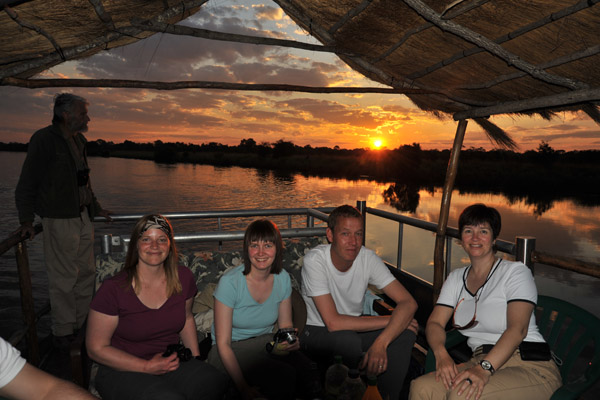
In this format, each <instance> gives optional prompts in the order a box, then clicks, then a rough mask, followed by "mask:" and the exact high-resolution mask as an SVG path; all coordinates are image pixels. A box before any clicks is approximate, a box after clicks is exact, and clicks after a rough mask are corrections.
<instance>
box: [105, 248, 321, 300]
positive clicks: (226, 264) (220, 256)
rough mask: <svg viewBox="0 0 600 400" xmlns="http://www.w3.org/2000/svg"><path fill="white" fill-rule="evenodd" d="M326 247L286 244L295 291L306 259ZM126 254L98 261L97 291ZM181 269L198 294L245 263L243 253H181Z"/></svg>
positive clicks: (285, 256)
mask: <svg viewBox="0 0 600 400" xmlns="http://www.w3.org/2000/svg"><path fill="white" fill-rule="evenodd" d="M321 243H325V238H318V237H310V238H299V239H286V240H285V241H284V252H283V267H284V268H285V270H286V271H287V272H288V273H289V274H290V277H291V280H292V287H293V288H295V289H297V290H300V283H301V281H302V278H301V272H300V271H301V268H302V264H303V260H304V255H305V254H306V253H307V252H308V251H309V250H310V249H312V248H313V247H315V246H317V245H319V244H321ZM125 255H126V254H125V253H124V252H122V253H112V254H100V255H98V256H97V257H96V289H98V287H99V286H100V283H102V281H103V280H104V279H106V278H109V277H111V276H113V275H115V274H116V273H117V272H119V271H120V270H121V268H123V264H124V263H125ZM179 261H180V263H181V265H184V266H186V267H188V268H189V269H190V270H191V271H192V272H193V274H194V276H195V277H196V285H197V286H198V292H202V291H203V290H204V288H205V287H206V286H207V285H208V284H210V283H214V284H216V283H218V282H219V279H220V278H221V275H223V273H225V271H227V270H228V269H230V268H233V267H237V266H238V265H241V264H242V263H243V257H242V254H241V252H240V251H197V252H192V253H184V252H182V253H180V254H179Z"/></svg>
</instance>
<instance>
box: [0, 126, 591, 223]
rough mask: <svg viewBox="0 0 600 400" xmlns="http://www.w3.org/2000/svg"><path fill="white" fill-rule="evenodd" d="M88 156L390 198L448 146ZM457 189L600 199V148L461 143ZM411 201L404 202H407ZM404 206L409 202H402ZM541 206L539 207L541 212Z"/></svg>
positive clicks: (218, 148) (420, 182)
mask: <svg viewBox="0 0 600 400" xmlns="http://www.w3.org/2000/svg"><path fill="white" fill-rule="evenodd" d="M0 150H2V151H26V150H27V145H25V144H20V143H8V144H5V143H0ZM88 154H89V155H90V156H102V157H123V158H137V159H145V160H154V161H155V162H158V163H178V162H180V163H197V164H210V165H217V166H240V167H249V168H259V169H269V170H275V171H277V172H278V173H301V174H304V175H307V176H321V177H333V178H336V177H339V178H347V179H356V178H368V179H373V180H377V181H394V182H396V184H395V185H391V186H390V189H389V191H390V193H389V195H390V196H391V198H390V199H389V200H390V202H391V203H394V202H398V201H400V202H402V200H399V199H395V197H404V198H405V199H404V200H406V201H409V199H410V197H411V196H413V195H414V194H415V193H416V192H417V191H418V190H419V189H422V188H430V189H433V188H434V187H439V186H442V185H443V183H444V179H445V176H446V169H447V166H448V161H449V158H450V150H424V149H421V146H420V144H418V143H413V144H411V145H404V146H401V147H399V148H397V149H393V150H389V149H382V150H369V149H353V150H347V149H340V148H339V147H338V146H336V147H334V148H329V147H312V146H310V145H306V146H298V145H295V144H294V143H292V142H290V141H285V140H283V139H281V140H278V141H277V142H275V143H266V142H263V143H257V142H256V141H255V140H254V139H252V138H249V139H242V140H241V141H240V144H239V145H237V146H229V145H224V144H220V143H216V142H210V143H205V144H200V145H198V144H191V143H182V142H176V143H164V142H162V141H160V140H157V141H155V142H154V143H134V142H132V141H129V140H125V141H124V142H123V143H113V142H107V141H105V140H102V139H98V140H96V141H90V142H89V143H88ZM456 188H457V189H458V190H461V191H465V192H471V193H490V192H491V193H503V194H505V195H506V196H507V197H509V199H513V198H514V200H518V199H521V198H525V199H526V200H527V201H528V202H533V203H535V204H537V205H538V206H540V207H541V208H542V209H543V208H544V204H550V203H548V202H551V201H553V200H557V199H561V198H573V199H575V200H576V201H577V202H578V203H580V204H582V205H598V204H600V151H599V150H581V151H568V152H566V151H563V150H555V149H553V148H552V147H551V146H550V145H549V144H548V143H547V142H544V141H542V142H541V143H540V144H539V146H538V148H537V149H536V150H529V151H525V152H523V153H517V152H514V151H510V150H502V149H494V150H485V149H483V148H469V149H463V150H462V151H461V154H460V162H459V170H458V175H457V178H456ZM409 202H410V201H409ZM409 208H410V207H409ZM541 211H543V210H541Z"/></svg>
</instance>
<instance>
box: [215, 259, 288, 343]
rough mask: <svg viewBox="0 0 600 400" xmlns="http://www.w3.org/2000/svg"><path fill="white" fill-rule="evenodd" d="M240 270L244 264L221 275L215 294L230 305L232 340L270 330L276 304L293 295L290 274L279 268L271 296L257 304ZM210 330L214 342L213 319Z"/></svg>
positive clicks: (273, 322) (273, 320)
mask: <svg viewBox="0 0 600 400" xmlns="http://www.w3.org/2000/svg"><path fill="white" fill-rule="evenodd" d="M243 271H244V266H243V265H240V266H239V267H235V268H232V269H230V270H229V271H227V272H226V273H225V274H223V276H222V277H221V279H220V280H219V284H218V286H217V288H216V289H215V293H214V297H215V298H216V299H217V300H219V301H220V302H221V303H223V304H225V305H226V306H227V307H231V308H233V321H232V327H233V329H232V332H231V341H232V342H237V341H239V340H244V339H249V338H252V337H256V336H260V335H263V334H265V333H270V332H272V331H273V326H274V324H275V323H276V322H277V318H278V316H279V304H280V303H281V302H282V301H283V300H285V299H287V298H288V297H290V295H291V294H292V282H291V280H290V276H289V274H288V273H287V272H286V271H285V270H282V271H281V272H280V273H279V274H274V280H273V290H272V291H271V295H270V296H269V298H268V299H267V300H266V301H265V302H264V303H262V304H260V303H258V302H256V300H254V298H252V296H251V295H250V292H249V291H248V285H247V284H246V276H245V275H244V274H243ZM211 333H212V338H213V344H215V324H214V322H213V325H212V327H211Z"/></svg>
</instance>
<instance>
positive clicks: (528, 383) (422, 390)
mask: <svg viewBox="0 0 600 400" xmlns="http://www.w3.org/2000/svg"><path fill="white" fill-rule="evenodd" d="M485 356H486V355H485V354H481V355H478V356H474V357H472V358H471V359H470V360H469V361H467V362H465V363H463V364H460V365H459V366H458V369H459V371H464V370H465V369H469V368H471V367H473V366H475V365H478V364H479V362H480V361H481V360H482V359H484V358H485ZM561 385H562V380H561V377H560V371H559V370H558V367H557V366H556V364H555V363H554V361H552V360H550V361H523V360H521V355H520V354H519V351H518V350H517V351H515V353H514V354H513V355H512V356H511V357H510V358H509V359H508V361H507V362H506V363H505V364H504V365H503V366H502V367H501V368H500V369H499V370H498V371H496V373H495V374H494V375H493V376H492V377H490V380H489V382H488V383H487V385H485V387H484V388H483V394H482V395H481V399H480V400H506V399H513V400H518V399H527V400H547V399H549V398H550V397H551V396H552V393H554V391H555V390H556V389H558V388H559V387H560V386H561ZM457 391H458V388H456V389H454V390H450V391H447V390H446V388H445V387H444V384H443V383H442V382H441V380H440V381H439V382H436V380H435V372H431V373H429V374H426V375H423V376H421V377H419V378H417V379H415V380H413V381H412V382H411V385H410V397H409V398H410V400H417V399H428V400H433V399H447V400H458V399H464V398H465V395H466V391H465V393H463V394H462V395H461V396H458V395H457V394H456V392H457Z"/></svg>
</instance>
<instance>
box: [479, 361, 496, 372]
mask: <svg viewBox="0 0 600 400" xmlns="http://www.w3.org/2000/svg"><path fill="white" fill-rule="evenodd" d="M479 365H481V368H483V369H484V370H486V371H490V374H492V375H494V372H496V370H495V369H494V366H493V365H492V363H491V362H489V361H488V360H481V362H480V363H479Z"/></svg>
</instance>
